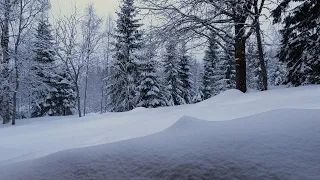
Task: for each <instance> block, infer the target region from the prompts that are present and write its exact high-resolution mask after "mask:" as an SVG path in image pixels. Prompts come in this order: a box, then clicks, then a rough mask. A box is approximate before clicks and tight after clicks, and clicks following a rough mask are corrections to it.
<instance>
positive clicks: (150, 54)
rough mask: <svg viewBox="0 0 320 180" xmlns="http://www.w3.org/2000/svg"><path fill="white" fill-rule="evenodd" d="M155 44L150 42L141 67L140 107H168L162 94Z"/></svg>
mask: <svg viewBox="0 0 320 180" xmlns="http://www.w3.org/2000/svg"><path fill="white" fill-rule="evenodd" d="M155 52H156V48H155V44H154V43H151V42H149V43H148V44H147V47H146V52H145V56H144V59H143V60H142V61H141V63H140V65H139V71H140V73H141V76H140V84H139V86H138V90H139V93H138V106H140V107H145V108H156V107H159V106H166V105H167V103H166V100H165V97H164V95H163V93H162V92H161V90H160V89H161V87H160V81H159V77H158V74H157V69H156V61H155V59H154V58H155V56H156V54H155Z"/></svg>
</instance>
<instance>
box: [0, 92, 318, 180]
mask: <svg viewBox="0 0 320 180" xmlns="http://www.w3.org/2000/svg"><path fill="white" fill-rule="evenodd" d="M184 116H189V117H184ZM181 117H184V118H181ZM191 117H194V118H191ZM180 118H181V119H180ZM195 118H197V119H195ZM179 119H180V120H179ZM198 119H204V120H208V121H203V120H198ZM232 119H234V120H232ZM225 120H231V121H225ZM209 121H223V122H209ZM0 127H1V128H0V175H1V176H0V179H1V180H2V179H3V180H11V179H12V180H15V179H32V180H38V179H39V180H45V179H57V180H59V179H68V180H73V179H74V180H76V179H84V180H87V179H96V180H99V179H139V180H144V179H244V180H250V179H281V180H282V179H290V180H291V179H293V180H294V179H297V180H301V179H303V180H308V179H310V180H313V179H314V180H316V179H317V180H318V179H320V86H307V87H300V88H289V89H276V90H270V91H266V92H252V93H248V94H242V93H240V92H238V91H236V90H231V91H227V92H225V93H222V94H221V95H219V96H216V97H214V98H212V99H209V100H207V101H204V102H201V103H198V104H195V105H186V106H178V107H166V108H158V109H152V110H149V109H144V108H138V109H135V110H133V111H131V112H127V113H107V114H103V115H94V114H92V115H89V116H87V117H85V118H80V119H79V118H76V117H64V118H61V119H60V118H58V117H52V118H39V119H30V120H21V121H18V126H15V127H11V126H8V125H7V126H0ZM157 132H160V133H157ZM154 133H156V134H154ZM147 135H150V136H147ZM144 136H146V137H144ZM136 137H142V138H136ZM132 138H135V139H132ZM126 139H131V140H127V141H121V142H117V143H111V142H116V141H120V140H126ZM106 143H111V144H106ZM99 144H104V145H99ZM95 145H99V146H95ZM89 146H93V147H89ZM83 147H87V148H83ZM75 148H79V149H75ZM66 149H69V150H66ZM62 150H64V151H62ZM59 151H61V152H59ZM56 152H57V153H56ZM52 153H54V154H52ZM49 154H51V155H49ZM46 155H48V156H46ZM42 156H45V157H42ZM38 157H42V158H39V159H35V158H38ZM25 160H30V161H25ZM20 161H22V162H20ZM15 162H19V163H15Z"/></svg>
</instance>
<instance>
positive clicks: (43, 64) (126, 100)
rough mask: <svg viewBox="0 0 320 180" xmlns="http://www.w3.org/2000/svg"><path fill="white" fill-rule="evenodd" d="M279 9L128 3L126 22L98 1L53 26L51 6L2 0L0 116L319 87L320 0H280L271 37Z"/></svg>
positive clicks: (258, 0)
mask: <svg viewBox="0 0 320 180" xmlns="http://www.w3.org/2000/svg"><path fill="white" fill-rule="evenodd" d="M270 3H273V2H271V1H268V0H226V1H223V2H222V1H218V0H211V1H202V0H194V1H189V0H172V1H167V0H157V1H155V0H139V1H137V2H135V1H134V0H122V1H121V6H120V9H119V11H118V12H117V20H116V21H113V19H112V18H111V16H109V17H108V19H107V20H106V21H104V20H103V19H102V18H100V17H99V16H98V15H97V14H96V12H95V9H94V6H93V4H89V5H88V6H87V7H86V9H85V11H84V15H83V16H82V15H80V14H79V12H78V11H77V8H76V7H75V9H74V10H73V11H72V13H71V14H70V15H68V16H62V17H58V18H56V19H55V21H54V22H55V23H54V24H51V23H50V22H51V21H50V17H49V15H48V14H49V12H48V10H49V9H50V1H49V0H20V1H14V0H1V1H0V24H1V26H0V27H1V29H0V35H1V47H0V52H1V53H0V118H1V119H2V121H3V123H4V124H6V123H9V122H10V121H11V122H12V124H15V123H16V119H22V118H30V117H42V116H67V115H73V114H78V116H79V117H81V116H85V115H86V114H87V113H92V112H101V113H103V112H106V111H111V112H124V111H130V110H132V109H134V108H136V107H145V108H157V107H163V106H175V105H184V104H192V103H197V102H200V101H203V100H206V99H209V98H211V97H213V96H215V95H217V94H219V93H221V92H223V91H226V90H228V89H238V90H240V91H242V92H246V91H247V89H254V90H260V91H264V90H267V89H268V88H269V87H270V86H276V85H281V84H288V85H292V86H300V85H307V84H319V83H320V43H319V42H320V41H319V40H320V11H319V9H320V3H319V1H317V0H309V1H296V0H282V1H280V2H279V3H278V4H276V6H275V7H276V8H274V9H273V10H272V11H271V14H272V16H271V17H270V18H273V21H274V23H275V24H277V23H282V24H283V26H282V29H281V30H280V31H279V32H278V31H276V30H273V34H272V35H271V37H268V36H267V35H266V34H267V33H265V32H263V30H262V29H261V25H262V24H263V23H264V22H261V20H260V19H261V18H260V17H265V16H266V12H267V10H270V7H268V5H269V4H270ZM137 6H139V7H137ZM142 14H143V15H145V16H144V17H147V16H149V17H151V18H154V19H157V22H156V25H154V24H152V26H148V25H147V24H146V25H144V24H143V22H144V21H142V20H141V19H140V17H141V15H142ZM271 26H272V25H271ZM274 29H275V28H274ZM267 39H269V40H267ZM198 50H199V51H198ZM193 51H198V52H201V53H203V58H202V59H197V58H195V56H194V55H193V53H192V52H193Z"/></svg>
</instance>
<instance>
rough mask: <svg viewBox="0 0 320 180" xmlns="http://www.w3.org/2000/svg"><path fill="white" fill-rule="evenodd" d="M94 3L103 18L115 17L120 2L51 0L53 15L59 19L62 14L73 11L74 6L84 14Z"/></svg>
mask: <svg viewBox="0 0 320 180" xmlns="http://www.w3.org/2000/svg"><path fill="white" fill-rule="evenodd" d="M89 3H93V4H94V7H95V8H96V11H97V13H98V14H99V16H101V17H106V16H107V15H108V14H111V15H113V16H114V12H115V11H116V10H117V9H118V7H119V0H51V6H52V9H51V11H52V15H53V16H54V17H58V16H59V15H60V12H61V13H63V14H68V13H70V12H72V11H73V6H75V5H76V6H77V8H78V10H79V13H83V10H84V8H85V7H86V5H87V4H89Z"/></svg>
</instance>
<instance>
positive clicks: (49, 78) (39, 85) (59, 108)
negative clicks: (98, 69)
mask: <svg viewBox="0 0 320 180" xmlns="http://www.w3.org/2000/svg"><path fill="white" fill-rule="evenodd" d="M34 53H35V57H34V59H33V65H32V71H33V73H34V75H35V82H34V83H33V85H34V87H35V91H34V93H33V95H34V101H33V103H32V113H31V117H41V116H46V115H48V116H63V115H71V114H72V110H73V108H74V101H75V99H74V90H73V87H72V86H71V83H70V79H69V78H68V76H67V74H66V73H64V72H59V68H57V67H58V65H57V63H56V62H55V60H56V57H55V56H56V54H55V50H54V41H53V37H52V35H51V26H50V23H49V21H48V19H47V18H42V19H41V20H40V22H39V25H38V28H37V34H36V41H35V43H34Z"/></svg>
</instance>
